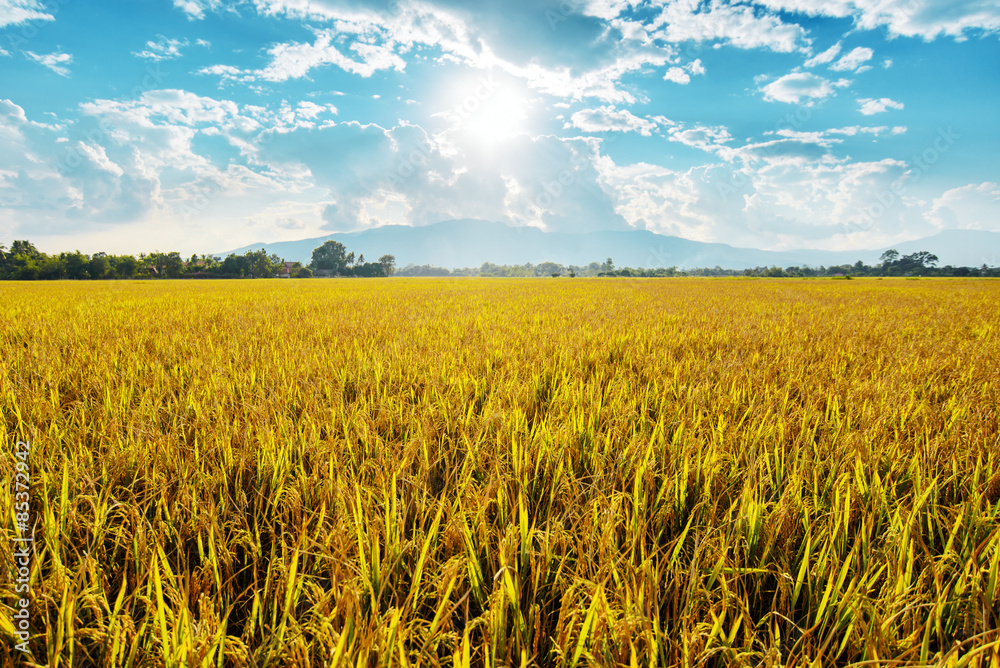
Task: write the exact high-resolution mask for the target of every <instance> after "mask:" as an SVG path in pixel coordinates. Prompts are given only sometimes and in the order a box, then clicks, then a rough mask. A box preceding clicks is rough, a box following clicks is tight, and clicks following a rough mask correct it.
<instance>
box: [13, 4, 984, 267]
mask: <svg viewBox="0 0 1000 668" xmlns="http://www.w3.org/2000/svg"><path fill="white" fill-rule="evenodd" d="M998 109H1000V2H997V1H996V0H979V1H972V2H952V1H949V0H758V1H755V2H725V1H723V0H706V1H701V2H698V1H696V0H652V1H648V2H629V1H627V0H533V1H528V0H506V1H503V2H501V1H499V0H493V1H485V2H461V1H459V0H421V1H411V0H383V1H378V2H357V1H352V0H245V1H242V2H225V1H223V0H131V1H129V2H123V1H117V0H102V1H101V2H95V1H93V0H91V1H87V0H46V1H44V2H43V1H40V0H0V241H3V242H4V243H7V244H9V243H10V241H11V240H13V239H22V238H27V239H31V240H33V241H35V243H36V244H37V245H38V246H39V248H41V249H43V250H46V251H49V252H58V251H63V250H73V249H79V250H82V251H84V252H90V253H92V252H96V251H99V250H103V251H107V252H134V253H137V252H140V251H147V252H148V251H151V250H164V251H166V250H178V251H181V252H182V253H184V254H189V253H194V252H199V253H201V252H218V251H223V250H226V249H228V248H235V247H238V246H241V245H244V244H248V243H251V242H257V241H281V240H290V239H301V238H307V237H315V236H320V235H324V234H329V233H330V232H334V231H355V230H360V229H365V228H368V227H373V226H378V225H386V224H407V225H426V224H430V223H435V222H438V221H441V220H449V219H459V218H478V219H485V220H493V221H504V222H508V223H510V224H512V225H532V226H536V227H541V228H543V229H548V230H553V231H589V230H597V229H620V230H627V229H649V230H652V231H654V232H659V233H663V234H671V235H676V236H681V237H686V238H689V239H695V240H699V241H717V242H724V243H729V244H732V245H738V246H748V247H756V248H768V249H791V248H806V247H809V248H831V249H851V248H878V247H884V246H888V245H891V244H893V243H896V242H899V241H903V240H908V239H915V238H919V237H923V236H927V235H930V234H934V233H936V232H938V231H941V230H945V229H954V228H968V229H985V230H993V231H1000V185H998V184H1000V159H998V158H997V156H998V153H1000V125H998V120H997V118H998V116H1000V114H998Z"/></svg>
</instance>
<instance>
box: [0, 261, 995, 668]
mask: <svg viewBox="0 0 1000 668" xmlns="http://www.w3.org/2000/svg"><path fill="white" fill-rule="evenodd" d="M998 369H1000V283H997V282H991V281H986V280H983V281H957V280H954V281H952V280H939V281H927V280H921V281H905V280H884V281H883V280H878V281H876V280H855V281H831V280H823V281H809V280H799V281H796V280H776V281H763V280H696V279H690V280H688V279H675V280H666V279H664V280H650V281H638V280H635V281H630V280H600V279H596V280H583V279H573V280H571V279H559V280H526V281H517V280H511V279H508V280H502V279H501V280H492V281H491V280H455V279H451V280H447V279H446V280H419V279H418V280H406V279H390V280H379V279H372V280H368V281H352V280H312V281H237V282H224V281H219V282H114V283H112V282H101V283H44V284H10V283H8V284H3V285H0V393H2V399H0V408H2V416H0V417H2V419H0V429H3V431H4V434H3V439H2V443H3V456H2V457H0V473H2V475H3V477H4V479H5V480H14V477H15V467H16V465H17V463H18V462H19V461H22V459H18V458H17V456H16V453H15V442H16V441H17V440H19V439H20V440H23V441H28V442H30V461H29V463H30V473H31V484H30V497H31V511H30V514H31V519H32V522H33V523H34V527H35V529H34V530H35V544H34V553H33V556H32V559H31V567H30V569H31V575H30V579H31V587H32V590H31V605H32V617H31V640H30V648H31V651H32V654H31V657H32V659H31V660H32V661H33V662H35V663H36V664H39V665H48V666H50V667H51V668H57V667H59V666H67V667H68V666H89V665H96V666H126V665H135V666H164V665H165V666H217V665H218V666H244V665H254V666H262V667H263V666H282V665H285V666H327V665H336V666H340V665H351V666H373V667H374V666H389V665H392V666H404V665H412V666H416V665H423V666H434V665H444V666H452V665H454V666H468V665H471V666H496V665H512V666H522V665H529V666H530V665H538V666H584V665H600V666H653V665H656V666H669V665H698V664H700V665H713V666H723V665H726V666H729V665H732V666H736V665H747V666H751V665H766V666H773V665H808V664H809V663H810V662H814V665H824V666H826V665H847V664H851V663H861V662H866V663H865V664H864V665H868V666H873V665H881V666H898V665H954V666H994V667H995V666H1000V632H998V631H997V628H998V627H1000V613H998V610H1000V583H998V580H1000V532H998V527H1000V503H998V500H1000V416H998V411H1000V408H998V407H1000V370H998ZM0 496H2V506H0V507H2V508H3V509H4V511H5V515H6V519H5V521H4V522H3V525H2V530H0V531H2V536H0V555H2V556H3V558H2V559H0V564H2V565H3V572H2V574H0V636H3V639H2V641H0V651H2V652H3V653H5V656H4V658H3V659H2V661H0V663H2V665H15V664H16V663H17V662H18V661H20V659H19V658H18V657H21V656H22V655H21V654H20V653H15V652H14V651H13V650H12V649H10V648H12V647H13V644H14V642H17V641H16V640H13V639H12V637H11V636H10V632H11V630H12V629H13V627H12V626H11V625H10V621H11V615H12V611H13V610H14V607H15V606H16V605H17V601H18V599H19V598H20V597H21V596H23V594H15V593H14V587H15V583H14V577H15V575H14V572H15V570H16V569H15V566H14V563H15V555H14V550H15V547H14V546H15V545H16V543H15V540H14V539H15V538H17V537H18V536H20V535H21V534H20V532H19V530H18V529H17V526H16V522H15V511H14V506H15V488H14V487H13V486H11V485H5V486H3V488H2V489H0ZM23 663H25V665H31V661H26V662H23Z"/></svg>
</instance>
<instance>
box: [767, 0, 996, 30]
mask: <svg viewBox="0 0 1000 668" xmlns="http://www.w3.org/2000/svg"><path fill="white" fill-rule="evenodd" d="M755 2H756V3H757V4H758V5H762V6H765V7H768V8H770V9H774V10H781V11H787V12H792V13H801V14H807V15H809V16H829V17H836V18H851V19H853V20H854V24H855V25H856V26H857V27H858V28H861V29H863V30H874V29H876V28H879V27H881V26H885V27H886V28H888V30H889V35H890V36H893V37H896V36H905V37H922V38H924V39H934V38H935V37H939V36H942V35H948V36H951V37H955V38H958V39H964V38H965V36H966V34H967V33H974V32H975V31H977V30H982V31H984V32H990V33H993V32H997V31H998V30H1000V4H998V3H996V2H992V1H989V0H985V1H984V0H975V1H972V2H955V0H921V1H920V2H915V1H914V0H755Z"/></svg>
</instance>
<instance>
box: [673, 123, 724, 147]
mask: <svg viewBox="0 0 1000 668" xmlns="http://www.w3.org/2000/svg"><path fill="white" fill-rule="evenodd" d="M667 139H668V140H669V141H672V142H677V143H680V144H684V145H685V146H690V147H692V148H697V149H701V150H703V151H709V152H713V151H717V150H719V149H720V148H723V147H724V145H725V144H726V143H728V142H730V141H732V137H731V136H730V135H729V130H727V129H726V128H724V127H722V126H715V127H712V126H708V125H701V124H696V125H694V126H692V127H684V126H683V125H674V126H672V127H670V128H668V129H667Z"/></svg>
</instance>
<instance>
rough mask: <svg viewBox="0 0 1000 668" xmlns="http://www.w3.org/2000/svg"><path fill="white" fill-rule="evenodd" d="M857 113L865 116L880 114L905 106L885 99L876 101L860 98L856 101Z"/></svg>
mask: <svg viewBox="0 0 1000 668" xmlns="http://www.w3.org/2000/svg"><path fill="white" fill-rule="evenodd" d="M858 105H859V111H860V112H861V113H862V114H864V115H865V116H873V115H875V114H881V113H882V112H884V111H888V110H889V109H902V108H903V107H904V106H905V105H903V103H902V102H896V101H895V100H891V99H889V98H887V97H880V98H878V99H877V100H876V99H872V98H862V99H860V100H858Z"/></svg>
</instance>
